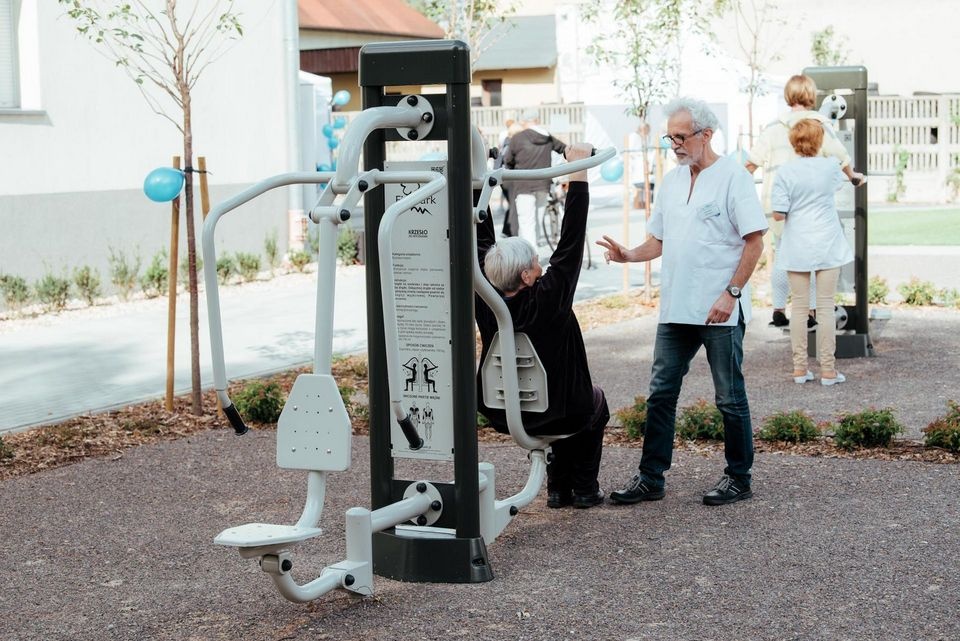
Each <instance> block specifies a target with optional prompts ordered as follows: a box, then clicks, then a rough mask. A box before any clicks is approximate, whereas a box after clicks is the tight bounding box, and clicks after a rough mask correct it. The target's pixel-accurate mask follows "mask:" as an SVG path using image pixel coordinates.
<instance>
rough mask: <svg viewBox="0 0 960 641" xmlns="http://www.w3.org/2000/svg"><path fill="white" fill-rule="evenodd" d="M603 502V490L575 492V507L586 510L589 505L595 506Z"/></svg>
mask: <svg viewBox="0 0 960 641" xmlns="http://www.w3.org/2000/svg"><path fill="white" fill-rule="evenodd" d="M602 503H603V490H597V491H596V492H594V493H593V494H574V495H573V507H575V508H577V509H578V510H584V509H586V508H588V507H594V506H596V505H601V504H602Z"/></svg>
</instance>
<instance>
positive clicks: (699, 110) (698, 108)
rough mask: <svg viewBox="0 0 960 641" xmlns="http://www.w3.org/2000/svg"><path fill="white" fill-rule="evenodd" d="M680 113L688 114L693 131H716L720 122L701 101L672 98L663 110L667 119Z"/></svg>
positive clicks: (708, 106)
mask: <svg viewBox="0 0 960 641" xmlns="http://www.w3.org/2000/svg"><path fill="white" fill-rule="evenodd" d="M680 111H686V112H687V113H688V114H690V117H691V118H692V119H693V126H694V128H695V129H712V130H713V131H717V130H718V129H719V128H720V121H719V120H718V119H717V116H716V114H714V113H713V110H712V109H710V105H708V104H707V103H705V102H704V101H702V100H697V99H696V98H674V99H673V100H671V101H670V102H669V103H668V104H667V106H666V107H664V108H663V112H664V113H665V114H666V116H667V118H672V117H673V115H674V114H676V113H677V112H680Z"/></svg>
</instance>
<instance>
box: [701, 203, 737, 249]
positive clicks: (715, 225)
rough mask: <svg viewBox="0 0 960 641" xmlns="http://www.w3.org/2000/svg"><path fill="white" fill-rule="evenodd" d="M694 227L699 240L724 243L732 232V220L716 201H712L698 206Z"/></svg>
mask: <svg viewBox="0 0 960 641" xmlns="http://www.w3.org/2000/svg"><path fill="white" fill-rule="evenodd" d="M694 229H696V236H697V239H698V240H701V241H703V242H706V243H711V244H712V243H724V242H726V241H727V239H728V235H729V232H730V221H729V220H727V217H726V216H725V215H724V214H723V211H722V210H721V209H720V207H719V206H718V205H717V204H716V203H715V202H710V203H706V204H705V205H701V206H699V207H697V211H696V215H695V220H694Z"/></svg>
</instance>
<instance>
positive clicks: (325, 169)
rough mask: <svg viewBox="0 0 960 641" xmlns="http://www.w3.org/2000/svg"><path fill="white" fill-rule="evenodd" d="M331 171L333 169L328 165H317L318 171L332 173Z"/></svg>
mask: <svg viewBox="0 0 960 641" xmlns="http://www.w3.org/2000/svg"><path fill="white" fill-rule="evenodd" d="M331 169H333V167H331V166H330V165H328V164H326V163H321V164H319V165H317V171H330V170H331Z"/></svg>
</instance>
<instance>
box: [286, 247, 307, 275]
mask: <svg viewBox="0 0 960 641" xmlns="http://www.w3.org/2000/svg"><path fill="white" fill-rule="evenodd" d="M290 264H291V265H293V268H294V269H296V270H297V271H298V272H301V273H303V272H304V271H305V270H306V269H307V265H309V264H310V252H308V251H307V250H305V249H294V250H291V252H290Z"/></svg>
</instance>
